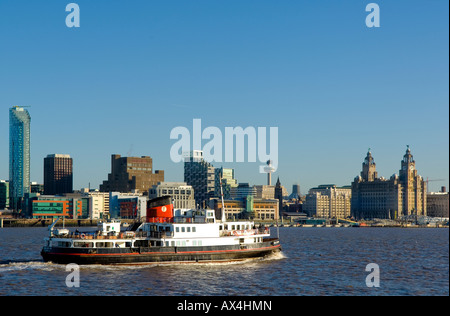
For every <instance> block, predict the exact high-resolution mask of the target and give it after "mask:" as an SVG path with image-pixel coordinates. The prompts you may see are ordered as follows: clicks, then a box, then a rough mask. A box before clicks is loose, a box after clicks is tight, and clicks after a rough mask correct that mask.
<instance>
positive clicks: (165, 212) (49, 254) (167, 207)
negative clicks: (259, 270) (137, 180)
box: [41, 196, 281, 264]
mask: <svg viewBox="0 0 450 316" xmlns="http://www.w3.org/2000/svg"><path fill="white" fill-rule="evenodd" d="M222 213H223V212H222ZM55 224H56V221H55V222H54V223H53V224H52V225H50V226H49V231H50V234H49V237H48V238H45V240H44V241H45V245H44V247H43V248H42V251H41V255H42V257H43V259H44V261H46V262H48V261H51V262H53V263H61V264H68V263H76V264H147V263H189V262H216V261H218V262H220V261H235V260H243V259H248V258H258V257H264V256H267V255H269V254H272V253H275V252H279V251H280V250H281V245H280V242H279V239H278V238H270V231H269V228H268V227H263V226H262V227H256V226H255V224H254V222H252V221H230V222H229V221H226V220H225V218H224V215H222V219H221V220H217V219H216V217H215V214H214V210H195V209H174V208H173V204H172V203H171V197H170V196H166V197H161V198H156V199H153V200H150V201H148V202H147V216H146V219H145V221H144V222H142V223H136V224H134V225H132V226H130V227H129V229H128V230H126V231H121V229H120V221H118V220H110V221H105V222H100V223H99V224H98V229H97V230H96V231H92V232H84V233H79V232H69V230H67V229H64V228H63V229H54V226H55Z"/></svg>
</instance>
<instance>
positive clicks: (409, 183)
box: [399, 145, 426, 215]
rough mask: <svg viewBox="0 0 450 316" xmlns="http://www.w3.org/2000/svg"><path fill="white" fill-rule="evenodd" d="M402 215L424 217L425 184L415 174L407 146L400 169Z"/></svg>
mask: <svg viewBox="0 0 450 316" xmlns="http://www.w3.org/2000/svg"><path fill="white" fill-rule="evenodd" d="M399 174H400V177H399V178H400V183H401V190H400V191H401V193H402V197H401V198H402V200H403V212H402V213H403V215H426V182H425V181H424V180H423V179H422V177H421V176H419V175H418V174H417V169H416V162H415V161H414V158H413V155H412V154H411V149H410V148H409V145H407V148H406V153H405V155H404V156H403V160H402V164H401V169H400V172H399Z"/></svg>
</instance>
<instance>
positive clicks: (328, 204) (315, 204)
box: [302, 184, 352, 218]
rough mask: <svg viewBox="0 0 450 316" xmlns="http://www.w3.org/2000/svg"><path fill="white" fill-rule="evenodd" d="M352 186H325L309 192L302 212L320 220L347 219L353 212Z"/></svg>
mask: <svg viewBox="0 0 450 316" xmlns="http://www.w3.org/2000/svg"><path fill="white" fill-rule="evenodd" d="M351 196H352V190H351V187H350V186H344V187H337V186H336V185H334V184H323V185H319V186H318V187H316V188H312V189H310V190H309V193H308V194H307V195H306V200H305V202H304V203H303V206H302V211H303V212H305V213H306V214H308V215H309V216H313V217H318V218H347V217H349V216H350V212H351Z"/></svg>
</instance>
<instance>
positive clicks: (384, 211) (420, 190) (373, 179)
mask: <svg viewBox="0 0 450 316" xmlns="http://www.w3.org/2000/svg"><path fill="white" fill-rule="evenodd" d="M426 192H427V188H426V182H425V181H424V180H423V178H422V177H421V176H420V175H418V174H417V170H416V163H415V161H414V159H413V156H412V155H411V150H410V149H409V146H408V148H407V150H406V153H405V155H404V156H403V160H402V163H401V169H400V172H399V175H397V174H394V175H392V176H391V178H390V179H389V180H387V179H385V178H383V177H380V178H379V177H378V174H377V172H376V165H375V162H374V160H373V157H372V153H371V152H370V150H369V151H368V152H367V156H366V158H365V159H364V162H363V164H362V172H361V175H360V176H358V177H356V178H355V180H354V181H353V183H352V202H351V214H352V216H353V217H355V218H356V219H372V218H384V219H396V218H398V217H400V216H404V215H426V209H427V207H426V206H427V205H426Z"/></svg>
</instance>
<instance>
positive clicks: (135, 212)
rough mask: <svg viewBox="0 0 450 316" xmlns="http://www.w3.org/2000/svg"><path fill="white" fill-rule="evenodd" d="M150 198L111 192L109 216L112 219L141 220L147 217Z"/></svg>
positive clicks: (137, 194)
mask: <svg viewBox="0 0 450 316" xmlns="http://www.w3.org/2000/svg"><path fill="white" fill-rule="evenodd" d="M147 201H148V197H147V196H143V194H142V193H140V192H138V193H121V192H110V194H109V215H110V217H111V218H124V219H141V218H143V217H144V216H146V215H147Z"/></svg>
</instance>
